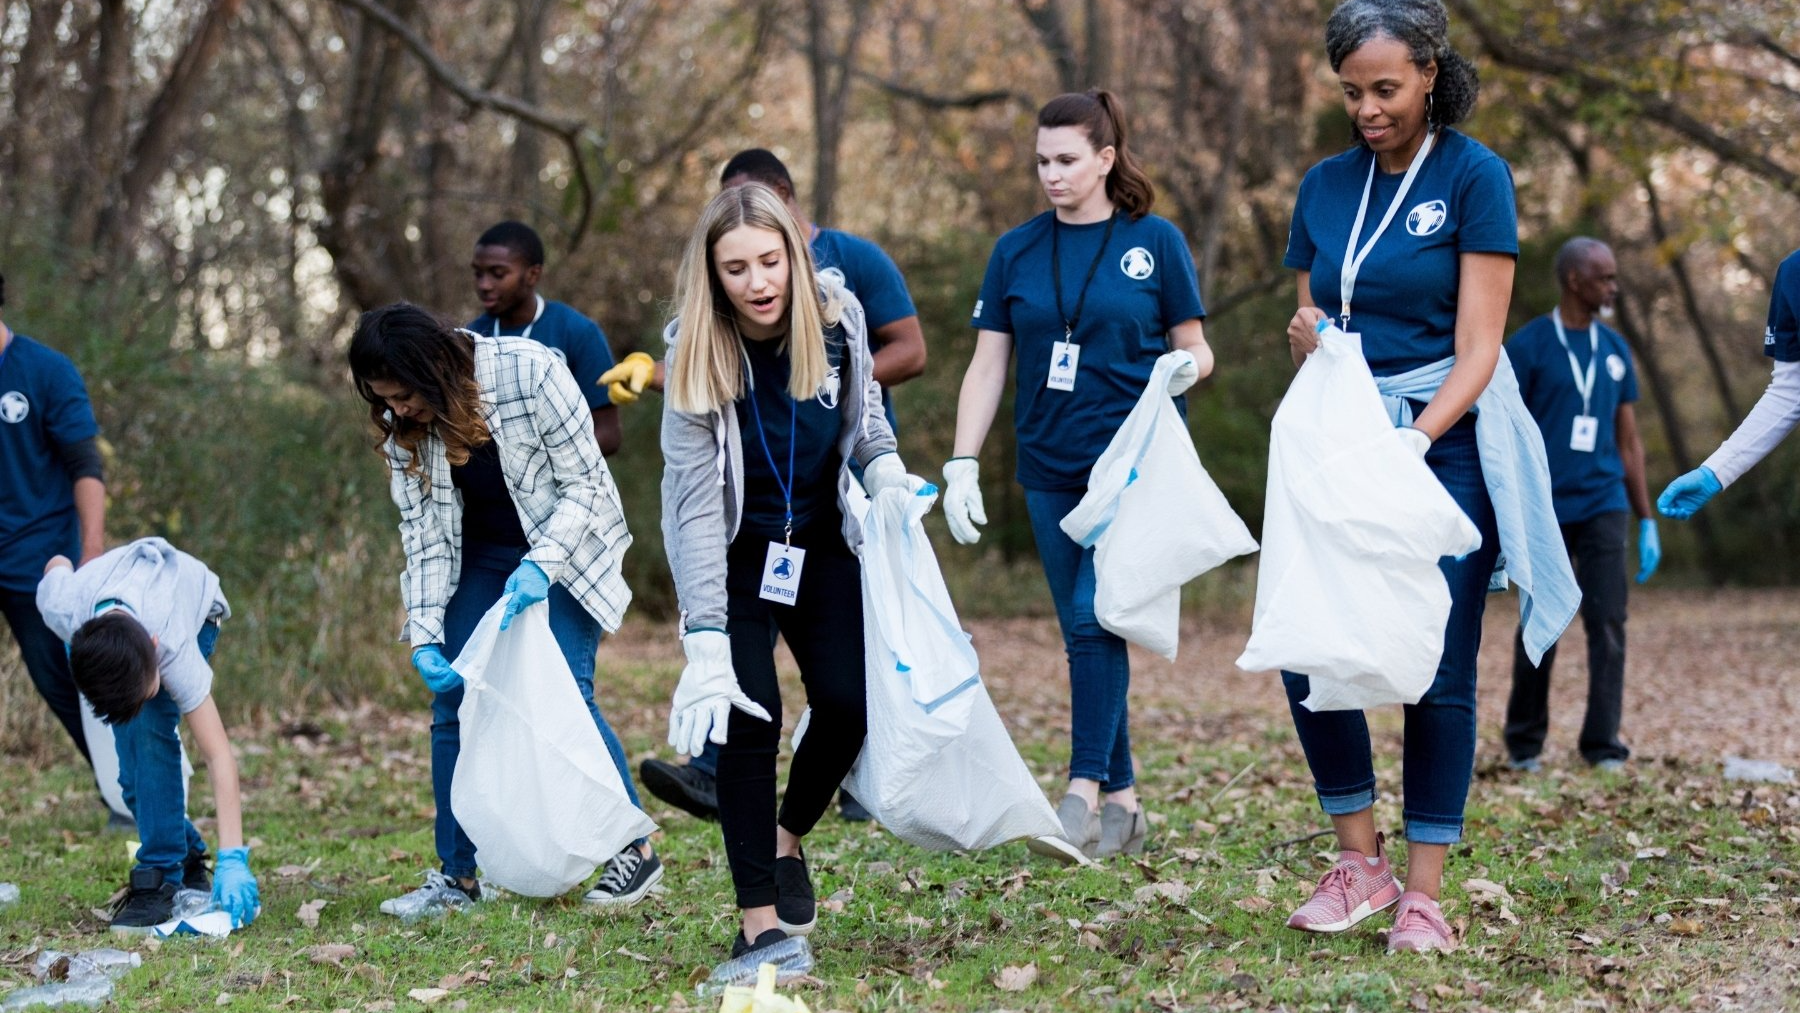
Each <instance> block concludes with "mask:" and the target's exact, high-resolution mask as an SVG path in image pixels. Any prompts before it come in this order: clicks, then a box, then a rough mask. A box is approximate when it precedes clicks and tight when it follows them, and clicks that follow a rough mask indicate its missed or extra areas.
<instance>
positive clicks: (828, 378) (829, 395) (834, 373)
mask: <svg viewBox="0 0 1800 1013" xmlns="http://www.w3.org/2000/svg"><path fill="white" fill-rule="evenodd" d="M841 385H842V381H841V380H840V379H839V378H838V368H837V367H836V366H833V367H831V370H830V371H829V372H827V373H826V374H825V379H824V380H823V381H821V382H820V383H819V389H818V390H816V391H814V392H813V397H816V398H818V399H819V403H820V404H822V405H824V406H825V407H827V408H836V407H837V406H838V388H839V387H840V386H841Z"/></svg>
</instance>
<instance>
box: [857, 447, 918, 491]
mask: <svg viewBox="0 0 1800 1013" xmlns="http://www.w3.org/2000/svg"><path fill="white" fill-rule="evenodd" d="M925 485H926V482H925V480H924V479H922V478H920V477H919V476H917V475H908V474H907V473H906V465H904V464H902V463H900V455H899V454H882V455H881V456H880V457H877V458H876V459H874V460H873V461H870V462H869V464H868V466H867V467H865V468H864V469H863V490H864V491H865V492H867V493H868V494H869V498H870V499H874V498H875V497H876V496H877V495H878V494H880V493H881V492H882V491H883V490H885V489H904V490H906V494H907V495H908V496H910V495H912V494H914V493H916V492H918V491H919V490H920V489H923V488H925Z"/></svg>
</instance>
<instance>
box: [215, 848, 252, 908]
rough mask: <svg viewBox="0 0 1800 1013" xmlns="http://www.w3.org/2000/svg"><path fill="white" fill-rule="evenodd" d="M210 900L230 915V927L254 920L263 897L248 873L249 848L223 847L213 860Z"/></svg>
mask: <svg viewBox="0 0 1800 1013" xmlns="http://www.w3.org/2000/svg"><path fill="white" fill-rule="evenodd" d="M213 903H214V904H217V905H218V906H219V909H220V910H221V911H224V912H226V913H227V914H229V915H231V927H232V928H243V927H244V926H246V925H248V924H250V923H251V922H253V921H255V920H256V909H257V907H258V905H260V904H261V903H262V897H261V895H260V894H259V893H258V892H257V889H256V877H255V876H252V875H251V874H250V849H249V848H226V849H224V850H223V851H220V852H219V855H218V857H217V858H216V859H214V861H213Z"/></svg>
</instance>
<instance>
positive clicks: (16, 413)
mask: <svg viewBox="0 0 1800 1013" xmlns="http://www.w3.org/2000/svg"><path fill="white" fill-rule="evenodd" d="M30 414H31V402H30V401H27V400H25V395H23V394H21V393H19V392H18V391H16V390H9V391H7V392H6V393H4V394H0V421H6V422H23V421H25V416H27V415H30Z"/></svg>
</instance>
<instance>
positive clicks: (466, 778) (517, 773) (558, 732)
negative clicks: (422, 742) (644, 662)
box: [450, 599, 656, 897]
mask: <svg viewBox="0 0 1800 1013" xmlns="http://www.w3.org/2000/svg"><path fill="white" fill-rule="evenodd" d="M505 609H506V601H505V599H501V600H500V601H499V602H497V603H495V605H494V607H493V608H491V609H488V612H487V615H485V616H482V617H481V622H480V623H479V624H478V625H477V626H476V627H475V632H474V633H473V634H471V635H470V637H469V642H468V644H467V645H465V646H464V647H463V649H462V653H460V654H458V655H457V656H456V661H455V662H453V663H452V667H453V668H455V669H456V671H457V673H458V674H460V675H461V676H462V678H463V700H462V706H461V707H459V708H458V709H457V712H456V715H457V718H458V720H460V721H461V723H462V752H461V753H460V754H459V755H458V756H457V759H456V774H455V776H454V777H453V778H452V779H451V781H450V806H451V808H452V809H454V810H455V811H456V821H457V822H458V823H460V824H461V825H462V828H463V832H464V833H466V834H468V835H469V840H471V841H473V842H475V860H476V861H477V862H479V863H480V865H481V871H482V873H483V875H484V877H485V878H487V879H490V880H492V881H493V882H494V883H496V884H497V885H499V886H502V887H504V888H506V889H508V890H511V891H512V892H514V893H518V894H523V895H525V896H527V897H554V896H556V895H557V894H560V893H564V892H566V891H567V890H569V889H570V888H572V887H574V886H575V885H576V884H578V883H580V882H582V881H583V880H585V879H587V878H588V877H589V876H591V875H593V874H594V870H595V869H597V868H599V866H600V863H602V862H604V861H606V860H607V859H609V858H611V857H612V856H614V855H616V854H618V853H619V852H620V851H622V850H624V848H625V845H627V844H629V843H630V842H632V841H634V840H636V839H638V838H639V837H643V836H644V835H646V834H648V833H649V832H650V831H652V830H654V829H656V824H655V823H653V822H651V820H650V817H648V816H646V815H644V814H643V812H641V811H640V810H639V809H638V808H637V807H636V806H634V805H632V804H631V801H630V799H628V798H627V797H626V795H625V784H624V782H623V781H621V780H620V779H619V770H618V768H617V767H615V766H613V761H612V756H611V755H610V754H609V753H608V752H607V751H606V743H605V742H604V741H603V740H602V739H601V738H600V730H599V729H598V728H595V727H594V719H593V718H592V717H591V716H590V715H589V714H588V709H587V702H586V701H584V700H582V699H581V691H580V690H579V689H577V688H576V686H575V676H574V675H573V673H571V672H570V671H569V663H568V661H567V660H565V659H564V658H563V654H562V649H561V648H560V647H558V646H557V645H556V636H555V635H554V634H552V633H551V632H550V606H549V604H548V603H545V602H539V603H537V604H535V605H532V606H530V607H528V608H527V609H525V611H523V612H521V613H519V614H518V615H517V616H515V617H513V621H512V624H511V625H510V626H508V627H507V629H506V632H504V633H502V632H500V618H501V614H502V613H503V612H504V611H505Z"/></svg>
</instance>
